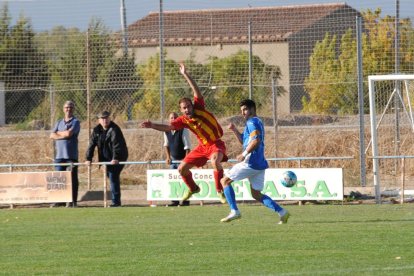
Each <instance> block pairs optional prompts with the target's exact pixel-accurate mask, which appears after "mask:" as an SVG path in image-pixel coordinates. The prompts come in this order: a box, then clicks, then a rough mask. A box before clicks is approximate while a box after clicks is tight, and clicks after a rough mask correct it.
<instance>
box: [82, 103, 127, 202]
mask: <svg viewBox="0 0 414 276" xmlns="http://www.w3.org/2000/svg"><path fill="white" fill-rule="evenodd" d="M110 115H111V114H110V113H109V112H108V111H103V112H101V113H100V114H99V115H98V118H99V124H98V125H97V126H96V127H95V128H94V129H93V132H92V134H91V137H90V141H89V146H88V149H87V150H86V164H87V165H90V164H91V161H92V159H93V154H94V151H95V147H98V160H99V162H111V165H108V166H107V176H108V178H109V181H110V184H111V192H112V204H111V205H110V206H109V207H120V206H121V181H120V175H121V171H122V169H123V168H124V165H121V164H119V162H121V161H126V160H127V159H128V148H127V145H126V142H125V138H124V135H123V134H122V131H121V128H120V127H119V126H118V125H117V124H115V123H114V122H112V121H111V120H110V118H109V116H110Z"/></svg>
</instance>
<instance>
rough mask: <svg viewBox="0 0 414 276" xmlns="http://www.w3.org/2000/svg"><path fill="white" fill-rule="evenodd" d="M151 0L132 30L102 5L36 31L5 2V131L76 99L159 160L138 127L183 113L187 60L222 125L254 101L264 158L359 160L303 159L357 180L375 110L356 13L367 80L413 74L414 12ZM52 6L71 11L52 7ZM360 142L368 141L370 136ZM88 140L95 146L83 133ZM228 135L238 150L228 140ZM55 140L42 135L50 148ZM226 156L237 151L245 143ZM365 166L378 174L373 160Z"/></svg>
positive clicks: (37, 125)
mask: <svg viewBox="0 0 414 276" xmlns="http://www.w3.org/2000/svg"><path fill="white" fill-rule="evenodd" d="M35 2H36V1H35ZM121 2H123V1H121ZM153 2H154V3H153V4H152V6H151V10H152V11H154V10H155V11H156V12H150V10H148V12H147V14H146V15H144V16H141V17H137V18H134V19H133V20H132V21H131V22H132V23H130V24H128V25H127V26H126V28H125V29H124V28H122V27H120V28H119V29H118V28H116V29H111V28H109V27H107V26H106V22H105V20H104V19H102V18H100V12H101V11H100V8H99V7H94V11H95V13H96V14H95V17H93V18H91V19H90V20H89V23H88V26H85V27H84V29H80V28H71V27H69V26H65V27H63V26H58V25H56V26H51V27H50V28H48V29H47V30H38V29H36V27H35V26H36V22H34V21H33V22H32V21H31V19H30V18H27V17H24V16H22V17H20V18H13V20H11V15H10V12H9V8H8V6H7V4H3V6H2V8H1V11H2V13H1V15H0V23H1V24H0V34H1V37H2V38H1V40H0V45H1V47H0V65H1V66H0V80H1V82H2V83H3V84H4V90H2V91H0V104H2V103H3V106H1V107H0V109H3V111H4V115H3V118H2V115H1V113H0V124H3V125H5V126H7V128H8V130H35V129H40V130H48V129H50V127H51V125H53V124H54V123H55V121H56V120H57V119H58V118H60V117H62V115H63V113H62V105H63V103H64V102H65V101H66V100H69V99H70V100H72V101H74V102H75V104H76V116H77V117H78V118H79V119H80V120H81V121H82V122H84V123H83V129H85V126H86V128H87V127H89V125H86V122H88V121H89V120H92V119H93V118H94V116H95V114H97V113H98V112H100V111H102V110H104V109H105V110H109V111H111V112H112V114H113V115H114V117H113V118H115V120H116V121H117V122H118V123H120V124H121V126H122V127H123V129H125V130H126V129H133V130H130V131H135V132H134V133H131V136H130V138H129V139H130V140H129V141H128V144H129V146H130V148H138V147H140V146H143V145H145V150H144V151H141V150H137V152H136V153H132V156H131V160H132V159H134V160H142V159H143V158H152V159H162V155H161V154H160V153H161V146H160V145H161V136H160V135H158V134H156V135H158V136H159V137H158V136H155V137H156V138H154V136H153V132H151V131H147V130H146V131H144V130H142V129H136V126H137V122H138V121H140V120H143V119H153V120H159V121H161V120H164V118H166V117H167V114H168V113H169V112H171V111H178V110H177V109H178V104H177V103H178V100H179V99H180V98H181V97H184V96H187V97H191V95H192V94H191V91H190V88H189V87H188V85H187V83H186V82H185V80H184V79H183V78H182V76H181V75H180V73H179V71H178V63H179V62H181V61H184V62H185V63H186V65H187V68H188V71H189V72H190V73H191V75H192V76H193V78H194V79H195V81H196V82H197V84H198V85H199V87H200V89H201V91H202V93H203V95H204V97H205V100H206V103H207V108H208V109H209V110H210V111H212V112H213V113H214V114H215V115H216V116H217V117H218V119H219V120H220V122H222V123H223V124H226V123H227V122H229V121H236V122H239V121H238V118H237V117H235V116H237V115H238V113H239V107H238V104H237V103H238V102H239V101H240V100H241V99H243V98H249V97H250V98H252V99H253V100H255V101H256V103H257V104H258V114H259V115H260V116H262V117H263V118H264V121H265V124H266V125H267V126H268V127H269V134H270V136H268V143H267V146H268V152H267V154H268V157H287V156H350V155H353V156H355V160H354V161H352V162H348V161H347V162H345V163H344V162H339V161H332V162H328V161H320V162H309V164H306V163H305V164H302V165H303V166H310V167H311V166H341V167H345V168H346V169H347V171H346V175H348V179H350V180H349V183H348V185H358V184H360V183H361V182H360V178H359V176H360V170H361V167H360V165H359V164H358V163H359V160H358V159H359V157H360V149H359V145H360V137H359V130H360V127H363V126H362V125H360V121H359V117H358V115H359V113H360V112H363V113H364V114H368V113H369V106H368V100H367V99H368V88H367V85H366V82H364V84H365V87H364V90H363V97H364V99H365V103H364V106H363V110H362V111H361V110H359V109H358V85H357V84H358V77H359V76H358V55H357V32H356V30H357V23H356V22H357V20H356V18H357V17H361V18H362V36H361V40H360V41H359V42H360V43H361V49H362V60H361V62H360V64H359V65H360V66H362V72H363V75H362V76H363V80H364V81H365V80H366V77H367V76H368V75H373V74H389V73H393V72H399V73H414V60H413V59H414V54H413V53H414V28H413V25H412V22H411V18H396V16H395V14H390V13H387V14H386V13H381V12H380V10H377V9H376V8H379V9H381V8H382V9H383V10H386V11H390V10H391V11H393V10H395V9H394V7H393V5H394V3H389V1H373V2H375V4H373V6H372V9H357V8H355V7H352V6H350V5H347V4H344V3H335V4H332V3H331V4H311V3H310V2H309V4H302V5H290V6H271V7H257V6H258V5H255V4H256V3H255V1H254V0H253V1H250V2H251V4H252V7H249V8H226V9H203V10H197V9H195V10H188V11H183V10H175V11H169V10H168V9H167V10H163V12H162V13H160V12H159V9H160V5H159V4H160V3H162V2H157V1H153ZM193 2H194V1H193ZM196 2H197V1H196ZM85 3H86V5H87V3H88V1H85ZM257 3H260V1H257ZM126 4H127V6H126V9H124V10H123V11H124V12H125V13H124V15H125V14H127V15H128V18H131V17H134V14H140V13H138V8H137V10H131V9H128V2H127V3H126ZM68 5H69V4H68ZM142 7H148V3H145V4H144V3H143V4H142ZM399 8H400V9H404V10H405V11H406V9H407V7H405V6H401V7H399ZM408 8H409V7H408ZM50 12H51V13H59V12H60V13H64V12H65V11H64V10H61V9H59V8H58V7H52V6H51V7H50ZM102 12H103V11H102ZM76 16H81V15H76ZM76 16H74V18H73V20H74V21H75V20H76ZM121 17H122V13H121ZM45 20H47V18H46V19H45ZM397 23H398V24H397ZM360 68H361V67H360ZM276 95H277V97H276ZM2 97H3V98H4V101H1V98H2ZM390 112H392V111H390ZM275 119H277V121H275ZM366 124H367V125H368V124H369V122H368V121H366ZM134 129H135V130H134ZM226 135H227V134H226ZM272 135H273V138H274V139H271V137H272ZM132 137H133V138H132ZM364 138H365V139H364V140H366V141H365V143H367V141H369V135H368V134H367V136H366V137H364ZM154 139H155V140H157V141H158V142H154ZM225 139H227V138H225ZM84 140H85V143H87V137H86V138H84ZM227 140H228V141H227V142H228V143H229V144H230V145H231V146H232V143H231V137H229V138H228V139H227ZM146 142H147V143H148V144H145V143H146ZM49 144H50V143H49V141H47V139H46V140H45V143H44V144H43V145H44V146H48V145H49ZM150 149H154V152H153V153H152V152H151V153H150ZM11 150H12V149H10V151H11ZM81 151H82V148H81ZM230 152H237V146H236V145H234V149H233V148H230ZM8 156H9V157H10V159H8V160H6V161H7V162H10V163H22V162H23V163H25V162H30V161H31V157H28V158H26V159H27V160H13V159H12V156H13V154H9V155H8ZM44 160H47V159H44ZM362 162H363V163H365V160H363V161H362ZM366 164H367V166H368V170H367V171H368V177H371V175H370V173H369V168H370V166H371V161H370V160H367V161H366ZM290 165H292V164H290V163H288V162H285V163H283V162H281V163H280V164H279V165H278V166H290Z"/></svg>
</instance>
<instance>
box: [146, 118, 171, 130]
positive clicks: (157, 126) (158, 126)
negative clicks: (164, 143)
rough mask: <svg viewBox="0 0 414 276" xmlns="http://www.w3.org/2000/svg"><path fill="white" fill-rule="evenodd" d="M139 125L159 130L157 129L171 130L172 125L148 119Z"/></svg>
mask: <svg viewBox="0 0 414 276" xmlns="http://www.w3.org/2000/svg"><path fill="white" fill-rule="evenodd" d="M141 127H142V128H152V129H155V130H159V131H170V130H173V127H172V126H171V125H166V124H157V123H153V122H151V121H150V120H146V121H144V122H142V123H141Z"/></svg>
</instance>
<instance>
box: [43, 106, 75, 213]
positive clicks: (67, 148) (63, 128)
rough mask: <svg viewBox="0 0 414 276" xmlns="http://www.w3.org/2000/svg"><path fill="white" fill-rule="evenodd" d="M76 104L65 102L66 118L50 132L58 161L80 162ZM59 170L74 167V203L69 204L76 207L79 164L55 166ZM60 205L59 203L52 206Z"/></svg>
mask: <svg viewBox="0 0 414 276" xmlns="http://www.w3.org/2000/svg"><path fill="white" fill-rule="evenodd" d="M74 110H75V104H74V103H73V102H72V101H66V102H65V103H64V104H63V113H64V114H65V115H64V118H63V119H61V120H59V121H58V122H57V123H56V125H55V127H54V128H53V130H52V133H51V134H50V138H51V139H53V140H54V142H55V160H54V162H55V163H56V164H58V163H77V162H78V156H79V151H78V136H79V132H80V122H79V120H78V119H76V117H75V116H74V115H73V112H74ZM55 169H56V170H57V171H66V170H68V169H72V171H71V175H72V203H71V204H69V203H68V204H67V206H72V207H76V206H77V202H78V187H79V179H78V167H77V166H55ZM54 206H58V204H57V203H55V204H52V205H51V207H54Z"/></svg>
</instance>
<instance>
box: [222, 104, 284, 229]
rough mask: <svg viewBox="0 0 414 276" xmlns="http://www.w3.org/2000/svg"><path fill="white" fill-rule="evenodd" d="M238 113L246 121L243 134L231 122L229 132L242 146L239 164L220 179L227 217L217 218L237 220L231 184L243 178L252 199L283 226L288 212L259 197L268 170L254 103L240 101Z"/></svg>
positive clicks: (267, 199) (261, 131)
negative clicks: (275, 216) (273, 213)
mask: <svg viewBox="0 0 414 276" xmlns="http://www.w3.org/2000/svg"><path fill="white" fill-rule="evenodd" d="M240 109H241V114H242V116H243V117H244V119H245V120H246V125H245V128H244V132H243V134H241V133H240V132H239V131H238V130H237V128H236V126H235V125H234V124H233V123H231V124H230V125H229V129H231V130H232V131H233V133H234V134H235V135H236V137H237V140H238V141H239V142H240V143H241V144H242V145H243V150H244V151H243V153H242V154H240V155H238V156H237V160H238V161H240V163H237V164H236V165H234V166H233V167H232V168H231V169H230V170H228V171H227V172H226V173H225V176H224V177H223V178H222V179H221V185H223V188H224V195H225V196H226V199H227V202H228V204H229V206H230V214H229V215H228V216H227V217H225V218H223V219H221V222H229V221H232V220H235V219H239V218H241V213H240V211H239V209H238V208H237V203H236V195H235V193H234V190H233V187H232V186H231V183H232V182H233V181H237V180H242V179H245V178H247V179H248V180H249V182H250V189H251V193H252V196H253V198H254V199H255V200H257V201H259V202H260V203H262V204H263V205H264V206H266V207H267V208H269V209H271V210H273V211H274V212H276V213H278V214H279V224H283V223H287V221H288V219H289V216H290V215H289V212H288V211H287V210H285V209H283V208H282V207H281V206H280V205H279V204H277V203H276V202H275V201H273V200H272V199H271V198H270V197H269V196H267V195H265V194H262V193H261V191H262V190H263V186H264V177H265V170H266V169H267V168H268V167H269V165H268V163H267V161H266V158H265V155H264V136H265V132H264V127H263V123H262V121H261V120H260V119H259V118H258V117H257V116H256V104H255V102H254V101H252V100H250V99H246V100H242V101H241V102H240Z"/></svg>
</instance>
